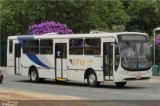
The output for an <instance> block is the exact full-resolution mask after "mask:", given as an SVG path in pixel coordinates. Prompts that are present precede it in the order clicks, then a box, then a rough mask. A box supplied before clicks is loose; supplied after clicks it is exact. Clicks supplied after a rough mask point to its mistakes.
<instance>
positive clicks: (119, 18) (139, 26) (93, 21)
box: [0, 0, 160, 42]
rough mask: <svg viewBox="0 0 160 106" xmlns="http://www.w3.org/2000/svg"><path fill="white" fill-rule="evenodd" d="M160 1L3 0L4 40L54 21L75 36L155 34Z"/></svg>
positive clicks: (0, 20)
mask: <svg viewBox="0 0 160 106" xmlns="http://www.w3.org/2000/svg"><path fill="white" fill-rule="evenodd" d="M159 5H160V2H159V1H158V0H106V1H105V0H93V1H88V0H66V1H65V0H64V1H54V0H47V1H42V0H20V1H16V0H1V1H0V9H1V11H0V12H1V18H0V22H1V41H3V42H5V41H6V38H7V36H10V35H21V34H29V31H28V29H29V26H31V25H34V24H39V23H43V22H46V21H54V22H59V23H66V25H67V26H68V27H69V28H71V29H72V30H73V32H74V33H88V32H89V31H90V30H102V31H107V32H111V31H112V32H115V31H116V32H117V31H141V32H146V33H148V34H149V35H152V30H153V29H154V28H155V27H158V25H160V20H159V19H160V6H159Z"/></svg>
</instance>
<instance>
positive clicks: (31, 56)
mask: <svg viewBox="0 0 160 106" xmlns="http://www.w3.org/2000/svg"><path fill="white" fill-rule="evenodd" d="M26 55H27V57H28V58H29V59H30V60H31V61H33V62H34V63H36V64H38V65H40V66H42V67H45V68H50V67H48V66H47V65H45V64H44V63H42V61H41V60H39V58H38V57H37V56H36V55H35V54H30V53H27V54H26Z"/></svg>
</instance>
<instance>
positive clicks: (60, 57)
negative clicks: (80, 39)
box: [55, 43, 67, 79]
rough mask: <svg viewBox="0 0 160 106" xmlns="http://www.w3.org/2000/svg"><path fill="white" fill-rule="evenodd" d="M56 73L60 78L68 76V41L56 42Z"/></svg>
mask: <svg viewBox="0 0 160 106" xmlns="http://www.w3.org/2000/svg"><path fill="white" fill-rule="evenodd" d="M55 66H56V67H55V75H56V79H58V78H60V79H61V78H62V79H63V78H67V43H56V44H55Z"/></svg>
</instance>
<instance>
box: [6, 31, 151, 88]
mask: <svg viewBox="0 0 160 106" xmlns="http://www.w3.org/2000/svg"><path fill="white" fill-rule="evenodd" d="M151 60H152V57H151V47H150V43H149V38H148V35H147V34H145V33H139V32H120V33H93V34H69V35H58V34H53V33H49V34H44V35H21V36H9V37H8V49H7V71H8V73H9V74H13V75H24V76H30V80H31V81H32V82H39V81H44V79H55V81H57V80H60V81H86V82H87V83H88V85H89V86H91V87H94V86H98V85H100V83H101V82H104V81H113V82H114V83H115V84H116V85H117V86H120V87H123V86H124V85H125V84H126V83H127V81H131V80H147V79H150V77H151V75H152V72H151V65H152V62H151Z"/></svg>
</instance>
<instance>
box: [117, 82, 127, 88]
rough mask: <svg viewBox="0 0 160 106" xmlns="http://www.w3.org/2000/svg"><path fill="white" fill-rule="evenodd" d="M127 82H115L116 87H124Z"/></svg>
mask: <svg viewBox="0 0 160 106" xmlns="http://www.w3.org/2000/svg"><path fill="white" fill-rule="evenodd" d="M126 83H127V82H115V84H116V86H117V87H124V86H125V85H126Z"/></svg>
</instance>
